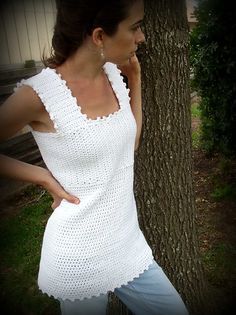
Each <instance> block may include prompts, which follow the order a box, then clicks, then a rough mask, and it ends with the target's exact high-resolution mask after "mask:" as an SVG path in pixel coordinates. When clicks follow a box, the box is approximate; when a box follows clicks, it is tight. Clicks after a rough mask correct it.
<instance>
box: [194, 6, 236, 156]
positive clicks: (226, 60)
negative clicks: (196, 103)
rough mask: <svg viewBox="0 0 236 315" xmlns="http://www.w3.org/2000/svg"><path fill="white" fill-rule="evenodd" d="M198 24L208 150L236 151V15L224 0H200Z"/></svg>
mask: <svg viewBox="0 0 236 315" xmlns="http://www.w3.org/2000/svg"><path fill="white" fill-rule="evenodd" d="M196 16H197V19H198V24H197V26H196V27H195V28H194V29H193V31H192V32H191V35H190V40H191V54H190V62H191V67H192V70H193V72H194V79H193V83H192V84H193V87H194V88H195V89H197V91H198V93H199V94H200V96H201V98H202V101H201V103H200V108H201V116H202V117H201V119H202V140H203V145H204V148H205V149H206V150H207V151H208V152H214V151H216V152H221V153H223V154H225V155H226V156H227V155H235V154H236V137H235V136H234V135H235V134H236V132H235V131H236V58H235V56H236V18H235V10H234V9H233V8H230V3H228V4H226V3H225V2H224V1H222V0H200V1H199V4H198V9H197V10H196Z"/></svg>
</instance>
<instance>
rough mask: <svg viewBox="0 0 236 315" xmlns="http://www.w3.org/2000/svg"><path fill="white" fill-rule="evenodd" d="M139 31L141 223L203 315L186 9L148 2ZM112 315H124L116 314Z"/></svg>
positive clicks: (189, 300)
mask: <svg viewBox="0 0 236 315" xmlns="http://www.w3.org/2000/svg"><path fill="white" fill-rule="evenodd" d="M144 27H145V30H144V31H145V35H146V45H145V47H144V48H143V49H142V50H141V53H140V56H139V59H140V60H141V64H142V70H143V73H142V83H143V118H144V124H143V135H142V142H141V145H140V148H139V150H138V153H137V155H136V163H135V195H136V201H137V206H138V210H139V222H140V226H141V229H142V230H143V232H144V235H145V237H146V239H147V241H148V243H149V245H150V246H151V248H152V250H153V253H154V256H155V258H156V260H157V261H158V263H159V264H160V265H161V266H162V268H163V269H164V270H165V272H166V274H167V275H168V277H169V278H170V280H171V281H172V283H173V284H174V286H175V287H176V289H177V290H178V292H179V293H180V294H181V296H182V298H183V300H184V301H185V303H186V305H187V307H188V309H189V311H190V313H191V314H198V315H200V314H201V315H203V314H204V313H205V312H206V304H207V303H208V302H206V301H208V297H207V298H206V296H207V294H206V293H207V290H206V288H207V287H206V284H205V280H204V275H203V267H202V264H201V261H200V254H199V245H198V236H197V231H196V208H195V197H194V189H193V182H192V180H193V178H192V151H191V111H190V89H189V78H190V73H189V61H188V45H189V38H188V23H187V12H186V6H185V1H184V0H179V1H174V0H168V1H167V0H158V1H155V0H146V4H145V23H144ZM112 314H115V313H112ZM117 314H128V313H127V311H126V310H125V309H120V311H118V313H117ZM208 314H213V313H208Z"/></svg>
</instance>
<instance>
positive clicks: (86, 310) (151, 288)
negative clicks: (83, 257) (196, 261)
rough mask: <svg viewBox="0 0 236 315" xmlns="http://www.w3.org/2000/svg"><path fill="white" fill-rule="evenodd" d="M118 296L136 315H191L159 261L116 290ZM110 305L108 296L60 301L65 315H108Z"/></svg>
mask: <svg viewBox="0 0 236 315" xmlns="http://www.w3.org/2000/svg"><path fill="white" fill-rule="evenodd" d="M114 293H115V295H116V296H117V297H118V298H119V299H120V300H121V301H122V302H123V303H124V304H125V305H126V306H127V307H128V309H129V310H130V311H131V312H132V313H133V314H135V315H188V311H187V309H186V307H185V305H184V303H183V301H182V299H181V297H180V296H179V294H178V293H177V291H176V290H175V288H174V287H173V285H172V284H171V282H170V281H169V279H168V278H167V276H166V275H165V273H164V272H163V270H162V268H161V267H160V266H159V265H158V264H157V263H156V262H155V261H153V264H152V265H150V267H149V269H148V270H146V271H144V273H142V274H141V275H140V276H139V278H135V279H134V280H133V281H132V282H129V283H128V284H127V285H122V286H121V287H120V288H116V289H115V291H114ZM107 301H108V296H107V295H100V296H99V297H93V298H91V299H85V300H82V301H81V300H75V301H74V302H71V301H69V300H66V301H60V305H61V313H62V315H106V308H107Z"/></svg>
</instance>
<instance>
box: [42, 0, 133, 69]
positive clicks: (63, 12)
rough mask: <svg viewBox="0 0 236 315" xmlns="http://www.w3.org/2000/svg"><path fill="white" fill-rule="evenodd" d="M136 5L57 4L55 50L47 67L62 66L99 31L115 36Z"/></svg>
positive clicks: (59, 0) (100, 1) (90, 0)
mask: <svg viewBox="0 0 236 315" xmlns="http://www.w3.org/2000/svg"><path fill="white" fill-rule="evenodd" d="M135 1H137V0H97V1H96V0H56V5H57V17H56V23H55V26H54V34H53V38H52V50H51V55H50V57H49V58H45V56H43V63H44V65H45V66H48V67H51V68H55V67H57V66H59V65H61V64H62V63H63V62H64V61H65V60H66V59H67V58H68V57H69V56H71V55H72V54H73V53H74V52H75V51H76V50H77V49H78V47H80V46H81V44H82V43H83V41H84V39H85V38H86V36H88V35H91V34H92V31H93V30H94V29H95V28H96V27H101V28H102V29H103V30H104V32H105V33H106V34H107V35H109V36H112V35H114V34H115V33H116V31H117V28H118V24H119V23H120V22H121V21H122V20H124V19H126V18H127V17H128V13H129V9H130V7H131V6H132V4H133V3H134V2H135Z"/></svg>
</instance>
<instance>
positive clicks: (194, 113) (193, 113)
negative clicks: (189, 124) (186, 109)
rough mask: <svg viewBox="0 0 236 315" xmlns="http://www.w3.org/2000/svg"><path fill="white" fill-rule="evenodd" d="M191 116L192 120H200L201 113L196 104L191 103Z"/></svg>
mask: <svg viewBox="0 0 236 315" xmlns="http://www.w3.org/2000/svg"><path fill="white" fill-rule="evenodd" d="M191 116H192V118H200V116H201V111H200V108H199V104H198V103H193V104H192V105H191Z"/></svg>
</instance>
